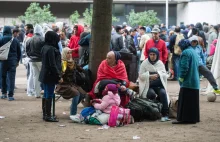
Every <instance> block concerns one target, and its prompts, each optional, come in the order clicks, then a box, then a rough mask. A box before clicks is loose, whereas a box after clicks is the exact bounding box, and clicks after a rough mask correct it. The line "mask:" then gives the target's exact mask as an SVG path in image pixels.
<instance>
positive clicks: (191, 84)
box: [172, 39, 200, 124]
mask: <svg viewBox="0 0 220 142" xmlns="http://www.w3.org/2000/svg"><path fill="white" fill-rule="evenodd" d="M178 45H179V46H180V48H181V49H182V54H181V56H180V61H179V84H180V92H179V99H178V109H177V121H173V122H172V124H195V123H197V122H199V121H200V113H199V85H200V81H199V70H198V66H199V61H198V58H197V53H196V51H195V50H194V49H193V48H192V47H191V46H190V42H189V40H185V39H182V40H181V41H180V42H179V44H178Z"/></svg>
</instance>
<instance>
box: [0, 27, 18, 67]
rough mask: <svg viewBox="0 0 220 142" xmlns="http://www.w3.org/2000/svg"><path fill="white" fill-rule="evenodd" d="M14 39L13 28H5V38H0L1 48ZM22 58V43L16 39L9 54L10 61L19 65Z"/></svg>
mask: <svg viewBox="0 0 220 142" xmlns="http://www.w3.org/2000/svg"><path fill="white" fill-rule="evenodd" d="M11 39H12V32H11V28H10V27H9V26H5V27H4V30H3V37H2V38H0V47H1V46H3V45H4V44H6V43H7V42H9V41H10V40H11ZM20 58H21V49H20V43H19V41H18V40H17V39H16V38H14V39H13V41H12V43H11V46H10V50H9V53H8V60H10V61H11V60H15V61H16V62H17V63H19V60H20Z"/></svg>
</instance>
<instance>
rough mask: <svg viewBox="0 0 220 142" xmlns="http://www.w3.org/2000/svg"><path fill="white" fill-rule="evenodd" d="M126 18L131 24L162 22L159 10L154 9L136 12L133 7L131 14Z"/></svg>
mask: <svg viewBox="0 0 220 142" xmlns="http://www.w3.org/2000/svg"><path fill="white" fill-rule="evenodd" d="M126 18H127V19H128V23H129V24H130V25H131V26H137V25H141V26H149V25H155V24H159V22H160V19H159V18H157V12H154V11H153V10H148V11H144V12H138V13H135V11H134V10H133V9H132V10H131V12H130V13H129V15H126Z"/></svg>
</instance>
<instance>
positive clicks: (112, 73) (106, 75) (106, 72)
mask: <svg viewBox="0 0 220 142" xmlns="http://www.w3.org/2000/svg"><path fill="white" fill-rule="evenodd" d="M103 79H118V80H123V81H126V84H127V86H126V87H128V86H129V80H128V76H127V72H126V68H125V65H124V63H123V62H122V61H121V60H119V61H118V64H117V65H116V66H115V67H110V66H109V65H108V64H107V62H106V60H104V61H102V63H101V64H100V65H99V69H98V73H97V79H96V81H95V83H94V85H93V89H92V91H91V92H89V95H90V97H92V99H95V98H96V95H95V94H94V88H95V86H96V84H97V83H98V82H99V81H101V80H103Z"/></svg>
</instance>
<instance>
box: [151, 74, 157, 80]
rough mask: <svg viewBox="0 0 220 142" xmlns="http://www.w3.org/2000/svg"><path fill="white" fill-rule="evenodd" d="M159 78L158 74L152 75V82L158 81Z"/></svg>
mask: <svg viewBox="0 0 220 142" xmlns="http://www.w3.org/2000/svg"><path fill="white" fill-rule="evenodd" d="M158 77H159V75H158V74H152V75H150V80H156V79H157V78H158Z"/></svg>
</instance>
